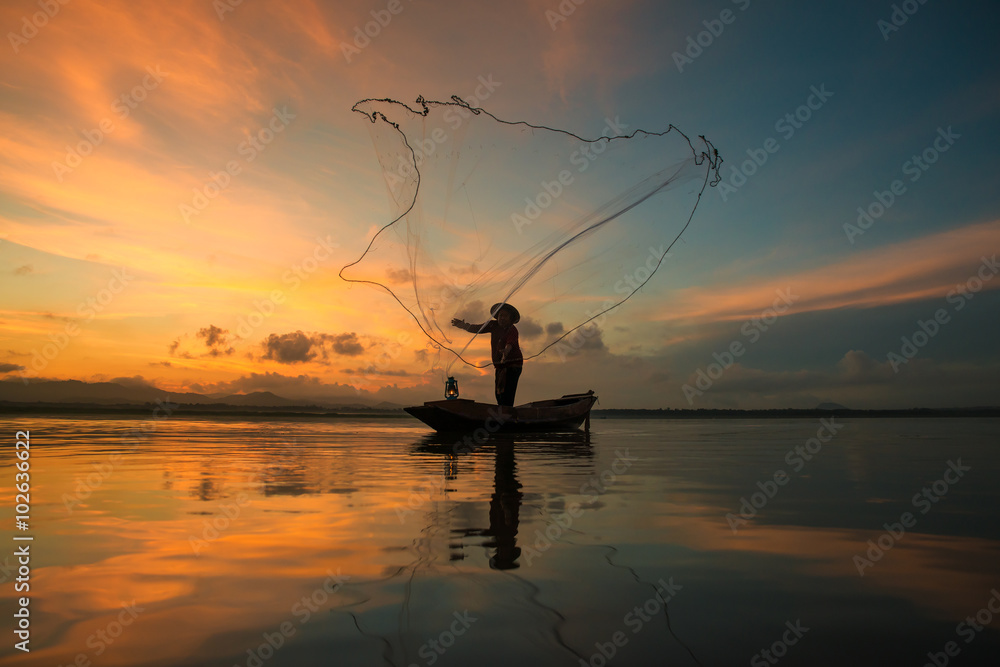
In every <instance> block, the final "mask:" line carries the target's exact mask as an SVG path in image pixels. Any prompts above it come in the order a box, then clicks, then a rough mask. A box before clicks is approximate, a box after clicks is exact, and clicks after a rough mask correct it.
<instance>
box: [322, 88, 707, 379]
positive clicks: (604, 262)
mask: <svg viewBox="0 0 1000 667" xmlns="http://www.w3.org/2000/svg"><path fill="white" fill-rule="evenodd" d="M354 111H356V112H358V113H361V114H363V115H365V116H366V117H367V118H368V119H369V121H370V122H369V123H367V126H368V129H369V131H370V133H371V136H372V141H373V143H374V145H375V150H376V154H377V156H378V161H379V164H380V165H381V168H382V176H383V178H384V180H385V186H386V191H387V193H388V197H389V202H390V209H391V213H390V216H391V217H390V220H389V221H388V223H387V224H385V225H384V226H383V227H382V228H381V229H380V230H379V231H378V232H377V233H376V234H375V235H374V238H372V240H371V243H370V244H369V246H368V247H367V249H366V250H365V251H364V253H363V254H362V255H361V257H360V258H359V259H358V260H357V261H355V262H353V263H351V264H348V265H347V266H345V267H344V268H343V269H341V272H340V275H341V277H342V278H343V279H344V280H347V281H350V282H358V283H369V284H372V285H376V286H378V287H379V288H382V289H384V290H385V291H386V292H387V293H388V294H390V295H391V296H392V297H393V298H394V299H395V300H396V301H397V302H398V303H399V304H400V305H401V306H402V307H403V308H405V309H406V311H407V312H408V313H409V314H410V315H411V316H412V317H413V319H414V321H415V322H416V323H417V325H418V326H419V327H420V329H421V331H423V333H424V334H425V335H426V336H427V338H429V339H430V341H432V342H433V344H434V345H435V346H436V347H437V348H438V349H439V350H443V351H445V353H446V356H447V372H449V373H450V371H451V367H452V365H453V364H455V363H457V362H462V363H465V364H469V365H470V366H475V367H478V368H482V367H484V366H487V365H489V363H490V362H489V360H488V358H487V360H485V361H482V360H478V359H475V358H469V357H470V356H471V355H470V354H469V353H468V352H467V348H468V347H469V343H470V342H471V340H472V339H473V338H474V337H475V334H470V333H468V332H465V331H463V330H460V329H457V328H453V327H452V326H451V321H452V319H453V318H459V319H464V320H466V321H468V322H470V323H473V324H478V323H483V322H486V321H488V320H489V319H490V313H489V308H490V306H491V305H492V304H494V303H498V302H507V303H511V304H512V305H514V306H515V307H516V308H517V309H518V310H519V311H520V313H521V321H520V323H519V324H518V330H519V333H520V338H521V349H522V351H523V353H524V357H525V359H531V358H534V357H538V356H540V355H542V354H546V353H549V354H551V353H552V351H553V350H557V351H559V352H560V354H565V350H566V349H567V346H568V347H569V348H573V347H574V346H575V347H576V348H579V347H581V346H585V345H586V343H587V339H588V335H591V334H594V333H596V332H598V327H597V326H596V323H595V320H597V319H598V318H600V317H602V316H603V315H604V314H605V313H607V312H609V311H611V310H613V309H615V308H617V307H618V306H620V305H621V304H622V303H624V302H625V301H626V300H628V299H629V298H631V297H632V296H633V294H635V293H636V292H637V291H638V290H639V289H640V288H642V287H643V285H645V284H646V283H647V282H649V281H650V280H651V279H652V277H653V275H654V274H655V273H656V272H657V269H659V268H660V266H661V264H662V263H663V262H664V260H665V258H666V257H667V254H668V253H669V252H670V251H671V249H672V248H673V247H674V245H675V244H676V242H677V241H678V239H679V238H680V237H681V234H682V233H683V232H684V231H685V230H686V229H687V228H688V226H689V225H690V223H691V220H692V217H693V215H694V212H695V209H696V208H697V206H698V202H699V201H700V199H701V196H702V193H703V192H704V190H705V188H706V187H707V186H709V185H713V186H714V185H715V184H716V183H718V181H719V171H718V170H719V167H720V165H721V158H720V157H719V155H718V153H717V151H716V150H715V148H714V146H713V145H712V144H711V143H710V142H709V141H708V140H707V139H705V138H704V137H698V138H697V139H696V140H693V141H692V140H691V139H689V138H688V137H687V136H686V135H685V134H683V133H682V132H681V131H680V130H678V129H676V128H675V127H673V126H672V125H671V126H669V127H668V128H667V129H665V130H663V131H659V132H648V131H644V130H639V129H633V128H631V127H628V126H627V125H626V123H625V122H624V121H622V120H620V119H618V118H615V119H606V122H605V127H604V130H603V131H602V132H601V134H600V136H597V137H595V138H590V139H587V138H583V137H581V136H579V135H577V134H575V133H573V132H569V131H566V130H560V129H556V128H551V127H545V126H540V125H532V124H530V123H527V122H522V121H518V122H511V121H507V120H502V119H500V118H497V117H496V116H494V115H492V114H491V113H489V112H487V111H486V110H484V109H480V108H475V107H472V106H470V105H469V104H467V103H466V102H464V101H463V100H461V99H460V98H458V97H453V98H452V99H451V101H448V102H434V101H428V100H424V99H423V98H418V99H417V101H416V105H415V108H414V107H410V106H408V105H406V104H403V103H401V102H398V101H395V100H388V99H384V100H373V99H369V100H362V101H361V102H358V103H357V104H356V105H355V106H354ZM476 350H477V354H478V351H479V350H480V347H479V346H477V348H476Z"/></svg>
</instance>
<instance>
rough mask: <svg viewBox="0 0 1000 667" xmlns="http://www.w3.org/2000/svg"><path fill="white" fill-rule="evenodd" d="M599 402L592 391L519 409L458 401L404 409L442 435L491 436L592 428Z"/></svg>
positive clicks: (539, 402) (528, 404) (526, 405)
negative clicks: (479, 433)
mask: <svg viewBox="0 0 1000 667" xmlns="http://www.w3.org/2000/svg"><path fill="white" fill-rule="evenodd" d="M596 402H597V396H594V392H593V391H589V392H587V393H586V394H568V395H566V396H563V397H561V398H556V399H552V400H548V401H535V402H533V403H525V404H524V405H518V406H515V407H505V406H500V405H490V404H488V403H476V402H475V401H469V400H463V399H455V400H451V401H447V400H445V401H428V402H426V403H424V404H423V405H417V406H413V407H409V408H404V410H406V412H408V413H409V414H411V415H413V416H414V417H416V418H417V419H419V420H420V421H422V422H423V423H425V424H427V425H428V426H430V427H431V428H432V429H434V430H435V431H438V432H440V433H470V432H473V431H476V430H477V429H484V430H485V431H486V432H487V433H497V432H503V433H518V432H539V431H575V430H577V429H579V428H580V426H581V425H585V424H586V425H589V423H590V409H591V407H593V405H594V403H596Z"/></svg>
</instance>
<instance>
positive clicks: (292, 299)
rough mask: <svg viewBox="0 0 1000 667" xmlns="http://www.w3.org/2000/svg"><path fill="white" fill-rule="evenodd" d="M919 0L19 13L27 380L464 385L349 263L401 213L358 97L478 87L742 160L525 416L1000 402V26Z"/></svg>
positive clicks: (16, 273) (990, 18) (541, 376)
mask: <svg viewBox="0 0 1000 667" xmlns="http://www.w3.org/2000/svg"><path fill="white" fill-rule="evenodd" d="M902 5H905V7H906V9H909V10H910V11H911V14H906V13H905V12H904V11H903V9H894V7H899V6H900V5H898V4H897V5H893V4H892V3H890V2H886V3H878V2H876V3H871V2H861V1H860V0H850V1H848V2H843V3H830V4H829V5H824V6H817V5H814V4H809V3H794V2H790V1H782V2H778V3H773V2H772V3H763V2H759V0H733V1H731V2H730V1H729V0H719V1H718V2H715V3H708V4H706V3H696V2H691V1H688V2H670V3H662V2H615V3H611V2H603V1H601V0H587V1H586V2H583V1H582V0H578V3H576V2H571V1H570V0H564V1H563V2H562V3H561V4H560V3H559V2H557V1H556V0H546V1H542V2H538V1H532V0H522V1H517V0H514V1H512V2H505V3H458V2H433V3H432V2H427V1H425V0H412V1H411V0H398V1H397V0H392V1H387V2H378V1H376V2H356V1H354V0H343V1H339V2H319V1H314V2H309V1H305V2H297V3H292V4H290V5H284V4H280V3H264V2H259V1H248V2H240V1H239V0H215V1H214V2H213V1H212V0H196V1H184V0H181V1H178V2H171V3H134V2H132V3H126V2H118V1H116V0H112V1H106V2H100V3H98V2H91V1H89V0H67V1H66V2H65V4H60V3H59V2H58V1H57V0H48V2H46V1H45V0H41V2H37V3H36V2H29V1H27V0H16V1H10V0H8V1H6V2H4V3H3V4H2V6H0V27H2V28H3V33H4V34H5V41H6V43H5V44H4V45H3V47H2V48H0V54H2V55H0V123H2V125H3V132H2V133H0V237H2V241H0V258H2V264H0V266H2V271H0V291H2V294H3V301H2V304H0V323H2V329H0V337H2V340H0V371H2V372H3V373H5V374H6V375H5V377H6V378H7V379H10V380H17V381H20V380H22V379H27V380H30V381H34V380H36V379H77V380H86V381H104V380H113V379H116V378H128V379H129V380H128V381H131V382H137V381H142V382H146V383H149V384H153V385H155V386H157V387H160V388H163V389H168V390H171V391H196V392H202V393H216V392H219V393H222V392H225V393H240V392H251V391H273V392H274V393H276V394H280V395H283V396H287V397H290V398H302V399H311V400H323V399H328V400H334V399H349V400H358V401H364V402H368V403H378V402H380V401H391V402H394V403H399V404H410V403H415V402H423V401H425V400H434V399H437V398H439V397H440V396H441V395H442V393H443V380H444V368H445V366H446V365H447V362H448V361H449V359H448V358H447V355H446V354H444V355H438V354H436V352H435V351H434V350H433V348H432V346H431V345H430V341H428V340H427V339H426V338H425V337H424V336H423V334H422V333H421V331H420V330H419V329H418V328H417V327H416V326H415V325H414V321H413V319H412V318H410V316H409V315H408V314H407V313H406V312H405V311H404V310H403V309H402V308H400V306H399V305H398V304H397V303H396V302H395V301H394V300H393V299H392V298H391V297H389V296H388V295H387V294H385V293H384V292H382V291H379V290H378V289H377V288H373V287H369V286H365V285H350V284H348V283H346V282H344V281H343V280H341V278H340V277H338V272H339V271H340V269H341V267H343V266H344V265H346V264H348V263H350V262H353V261H354V260H356V259H358V257H359V256H360V255H361V254H362V252H363V251H364V250H365V248H366V246H367V245H368V242H369V241H370V240H371V238H372V236H373V235H374V234H375V232H376V231H377V230H378V229H379V228H380V227H381V226H382V225H384V224H386V223H387V222H388V221H389V220H391V219H392V215H391V211H392V210H393V209H392V206H390V201H389V197H388V192H387V189H386V183H385V180H384V178H383V174H382V170H381V168H380V166H379V163H378V161H377V154H376V151H375V147H374V146H373V143H372V138H371V135H370V134H369V127H367V125H370V123H368V121H366V119H365V118H364V117H363V116H361V115H359V114H357V113H352V111H351V107H352V106H353V105H354V104H355V102H357V101H359V100H361V99H365V98H393V99H396V100H400V101H402V102H405V103H408V104H413V103H414V100H415V99H416V98H417V96H419V95H422V96H424V97H425V98H427V99H432V100H447V99H449V98H450V97H451V96H452V95H458V96H459V97H461V98H463V99H465V100H467V101H470V102H471V103H472V104H473V106H481V107H483V108H485V109H487V110H489V111H490V112H491V113H493V114H495V115H497V116H499V117H501V118H504V119H513V120H525V121H529V122H531V123H535V124H545V125H549V126H553V127H559V128H563V129H567V130H571V131H573V132H576V133H578V134H581V135H583V136H592V137H596V136H599V135H600V134H601V132H602V130H603V129H604V128H605V125H606V123H607V119H609V118H621V119H622V121H623V122H626V123H627V124H628V125H629V126H630V127H631V128H645V129H649V130H654V131H655V130H662V129H665V128H666V127H667V126H668V125H669V124H671V123H672V124H674V125H676V126H677V127H680V128H681V129H683V130H684V131H685V132H686V133H687V134H688V135H689V136H698V135H704V136H706V137H707V138H708V139H710V140H711V141H712V143H713V144H714V145H715V147H716V148H717V149H718V151H719V153H720V154H721V156H722V158H723V159H724V160H725V162H724V164H723V166H722V170H721V175H722V183H721V184H720V185H719V186H718V187H715V188H709V189H708V190H706V191H705V194H704V196H703V199H702V202H701V204H700V205H699V207H698V210H697V213H696V215H695V218H694V221H693V222H692V224H691V226H690V228H689V229H688V230H687V232H686V233H685V234H684V237H683V243H680V244H678V246H677V247H676V248H675V251H674V252H673V253H672V256H671V263H670V265H669V266H665V269H666V270H664V271H663V272H662V274H661V273H658V274H657V275H656V276H655V277H654V278H653V279H652V280H651V281H650V283H649V284H648V285H647V286H646V287H644V288H643V289H642V290H641V291H640V292H639V293H638V294H637V295H636V296H635V297H634V298H633V299H632V300H630V301H629V302H628V303H627V304H626V305H625V306H623V307H622V308H620V309H618V310H616V311H613V312H612V313H609V315H608V317H607V319H606V320H605V321H603V322H602V325H601V331H600V335H596V336H593V337H591V338H590V339H588V341H587V344H586V345H584V346H583V347H582V349H580V350H579V351H577V352H576V353H575V354H573V355H571V356H569V357H567V358H565V359H560V358H559V356H558V355H556V356H553V355H547V356H545V357H542V358H540V359H537V360H532V361H531V362H529V363H528V364H527V365H526V367H525V371H524V375H523V376H522V379H521V385H520V389H519V392H518V402H524V401H529V400H537V399H542V398H548V397H552V396H558V395H561V394H566V393H574V392H578V391H586V390H587V389H594V390H595V392H597V393H598V395H599V396H600V397H601V403H600V405H599V406H598V407H603V408H622V407H642V408H667V407H673V408H688V407H695V408H698V407H705V408H712V407H740V408H756V407H796V408H808V407H814V406H816V405H817V404H819V403H821V402H828V401H832V402H837V403H841V404H843V405H846V406H848V407H854V408H880V407H885V408H909V407H918V406H926V407H952V406H980V405H998V404H1000V386H998V384H997V382H996V378H997V377H1000V347H998V345H997V342H996V341H997V330H998V326H1000V296H998V295H1000V292H998V291H997V288H998V287H1000V278H998V277H997V273H998V272H1000V265H998V264H997V261H996V253H997V251H998V250H1000V191H998V189H997V187H996V185H997V182H996V168H995V161H996V159H997V158H996V149H997V148H998V138H1000V130H998V128H1000V85H998V84H1000V46H998V44H997V40H996V34H997V29H998V27H1000V21H998V18H1000V11H998V9H997V6H996V4H995V3H993V2H987V1H985V0H983V1H972V0H968V1H964V2H950V3H945V2H941V1H935V0H931V1H928V2H925V3H924V4H920V3H918V2H915V1H914V2H912V3H902ZM46 11H47V12H48V14H46ZM379 21H381V23H379ZM893 21H895V23H893ZM383 24H384V25H383ZM366 27H367V29H368V31H369V33H370V35H374V36H366V35H365V34H364V30H365V29H366ZM713 32H714V33H718V34H713ZM359 35H360V37H359ZM362 37H363V38H364V39H362ZM699 40H700V41H701V45H699V43H698V42H699ZM796 114H798V116H797V117H796ZM754 158H756V160H757V163H754V162H752V161H750V160H752V159H754ZM215 186H218V188H216V187H215ZM206 193H208V194H210V195H211V196H210V197H209V196H206ZM880 200H881V201H880ZM859 207H861V209H862V210H863V211H868V212H869V214H870V215H871V217H870V218H867V219H862V220H861V225H860V226H859ZM487 213H488V211H487V210H486V209H482V210H480V215H481V216H484V215H485V216H486V217H487V218H488V217H489V216H488V214H487ZM481 222H482V220H481ZM497 224H503V225H507V224H509V223H508V221H507V220H505V219H502V220H499V221H498V222H497ZM403 268H405V267H403ZM620 278H621V275H620V274H619V275H615V274H611V275H608V276H607V280H608V281H609V283H614V282H615V281H617V280H619V279H620ZM770 308H774V309H775V310H774V311H768V309H770ZM779 310H780V312H777V311H779ZM772 315H773V317H772ZM755 318H756V319H755ZM761 318H764V319H761ZM904 338H905V339H906V340H905V341H904V340H903V339H904ZM522 342H523V346H524V348H525V351H526V352H529V353H530V352H531V349H532V346H533V345H537V342H533V341H532V339H531V338H530V337H524V338H523V339H522ZM911 345H912V347H911ZM472 349H473V350H474V351H475V354H474V356H477V357H478V358H480V359H484V358H486V357H487V356H488V343H487V341H486V340H485V339H484V340H481V341H477V343H475V344H474V346H473V348H472ZM731 350H736V351H737V352H738V354H737V355H736V356H734V357H732V362H733V363H732V365H728V356H731V355H732V353H731V352H730V351H731ZM713 364H717V365H716V366H715V367H713ZM722 364H725V365H727V366H728V367H727V368H722ZM455 370H456V372H457V374H458V375H459V379H460V382H461V385H462V391H463V397H468V398H476V399H478V400H482V401H488V402H492V399H493V396H492V381H491V377H490V372H489V369H486V370H484V371H480V372H476V371H474V370H472V369H469V368H464V369H462V368H456V369H455ZM710 375H711V376H714V377H710Z"/></svg>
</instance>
